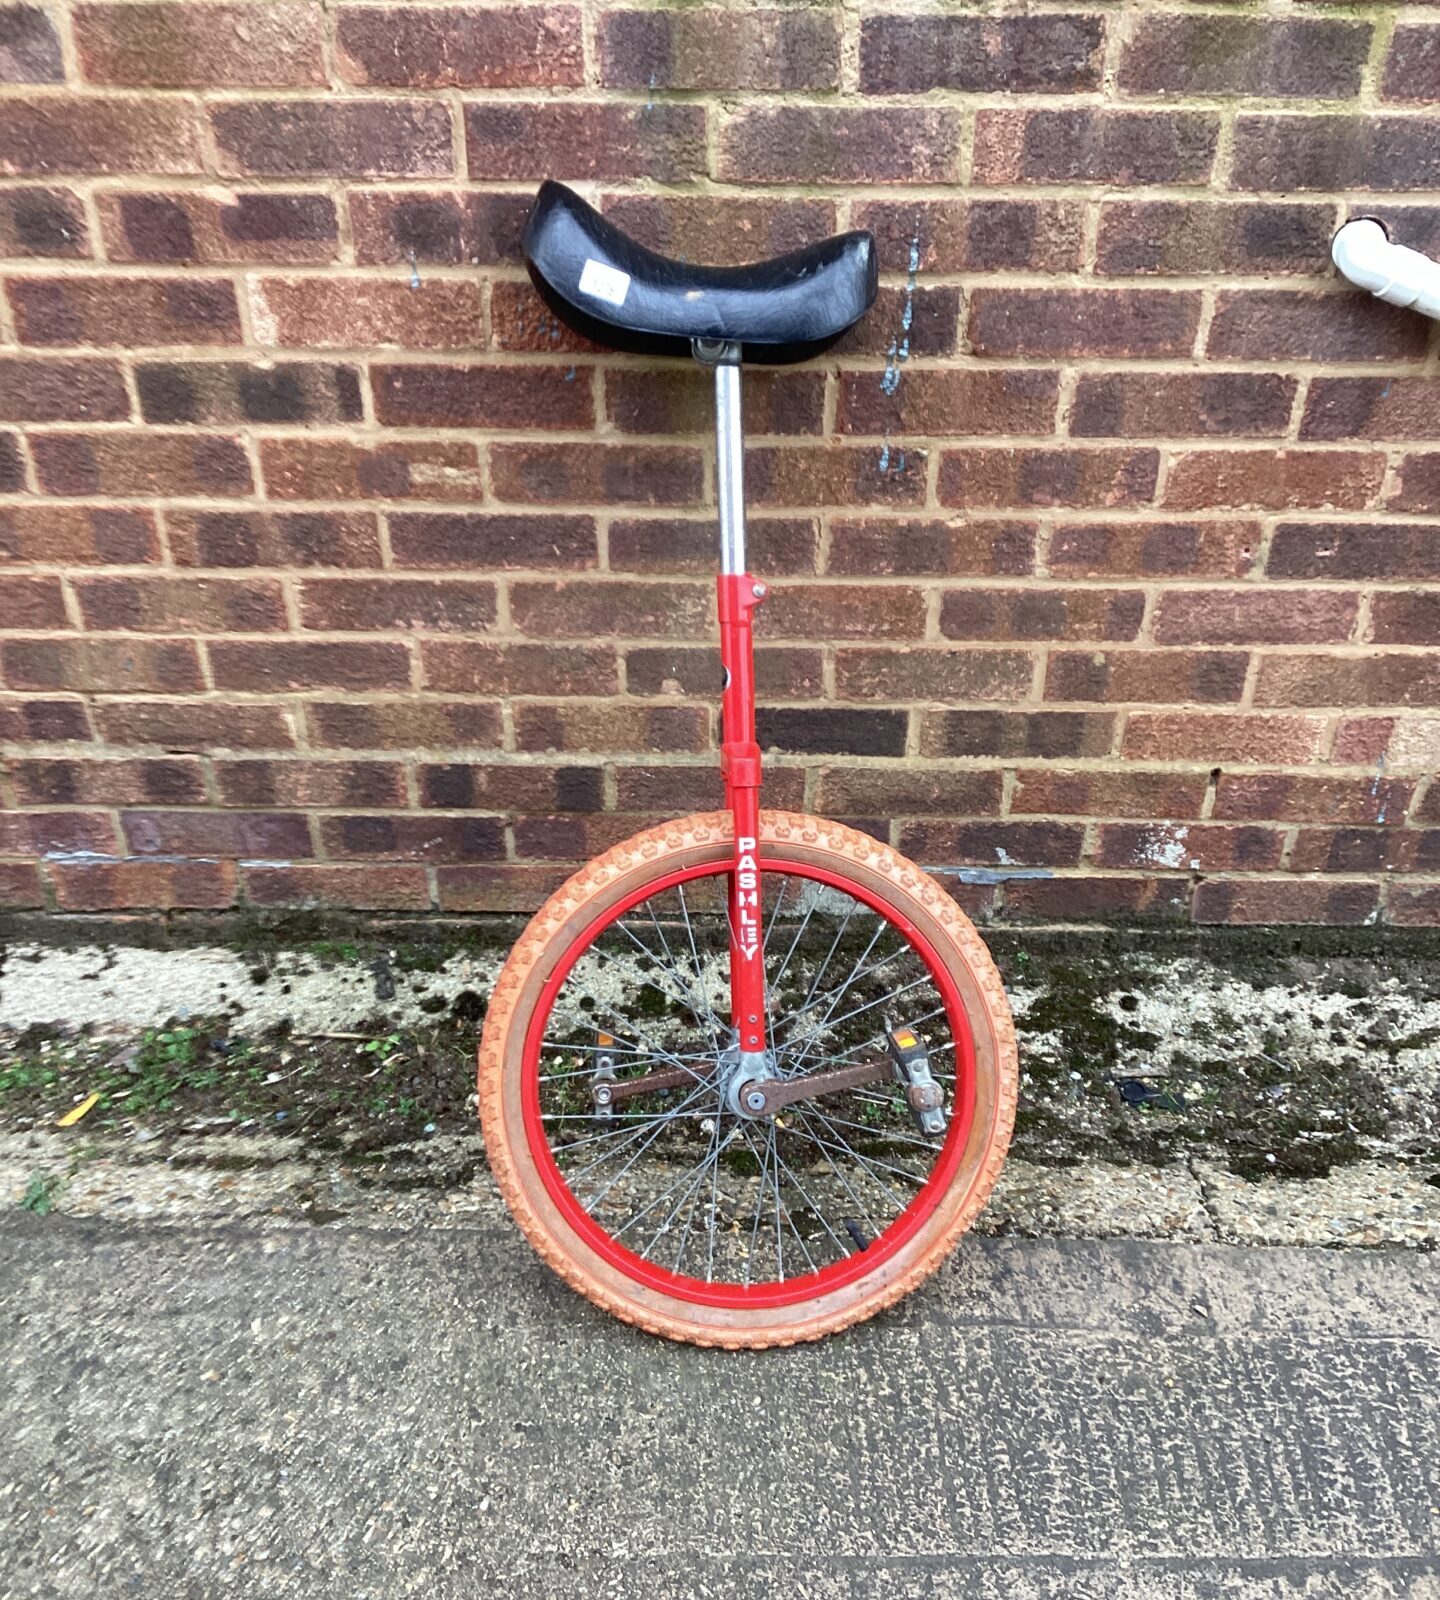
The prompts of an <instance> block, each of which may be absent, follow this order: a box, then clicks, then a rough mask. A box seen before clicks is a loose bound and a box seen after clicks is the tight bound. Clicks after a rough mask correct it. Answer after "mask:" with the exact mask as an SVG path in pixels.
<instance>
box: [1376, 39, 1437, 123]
mask: <svg viewBox="0 0 1440 1600" xmlns="http://www.w3.org/2000/svg"><path fill="white" fill-rule="evenodd" d="M1380 93H1381V95H1382V96H1383V97H1384V98H1385V99H1386V100H1413V101H1418V102H1421V103H1424V104H1431V105H1433V104H1434V103H1435V102H1436V101H1437V100H1440V29H1437V28H1436V27H1435V25H1434V23H1425V22H1409V23H1404V22H1402V23H1401V24H1400V25H1399V26H1398V27H1397V28H1396V29H1395V31H1394V33H1392V34H1391V35H1390V48H1389V50H1388V51H1386V54H1385V71H1384V75H1383V76H1382V78H1381V80H1380Z"/></svg>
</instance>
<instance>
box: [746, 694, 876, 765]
mask: <svg viewBox="0 0 1440 1600" xmlns="http://www.w3.org/2000/svg"><path fill="white" fill-rule="evenodd" d="M906 720H907V719H906V715H905V713H904V712H903V711H868V710H867V711H856V710H853V709H848V708H847V709H844V710H842V709H840V708H839V707H830V706H823V707H815V708H813V709H812V708H811V707H808V706H806V707H804V708H803V709H796V708H791V707H777V706H761V708H760V710H759V712H758V713H757V715H756V732H755V737H756V739H757V740H758V741H759V743H760V746H761V748H762V749H765V750H790V751H794V752H795V753H796V754H797V755H855V756H898V755H903V754H904V750H905V724H906Z"/></svg>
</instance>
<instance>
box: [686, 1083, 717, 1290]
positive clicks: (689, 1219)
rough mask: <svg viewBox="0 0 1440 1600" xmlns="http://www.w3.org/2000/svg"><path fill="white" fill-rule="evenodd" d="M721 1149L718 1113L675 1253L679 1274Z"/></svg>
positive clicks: (711, 1227)
mask: <svg viewBox="0 0 1440 1600" xmlns="http://www.w3.org/2000/svg"><path fill="white" fill-rule="evenodd" d="M721 1148H722V1146H721V1142H720V1117H719V1115H718V1113H717V1115H716V1117H715V1125H714V1127H713V1128H711V1130H710V1153H709V1155H708V1156H707V1157H706V1158H705V1163H704V1165H703V1166H702V1167H701V1168H700V1175H699V1178H698V1179H697V1181H696V1184H695V1190H694V1193H693V1194H692V1195H691V1197H690V1209H689V1210H688V1211H687V1212H686V1214H685V1231H684V1232H683V1233H682V1234H681V1235H680V1247H679V1249H678V1250H676V1252H675V1271H676V1272H679V1271H680V1270H681V1268H682V1264H683V1262H684V1260H685V1251H686V1248H687V1246H688V1245H689V1243H690V1231H691V1229H692V1228H693V1227H694V1226H695V1209H696V1205H697V1204H698V1202H699V1199H700V1189H701V1187H702V1185H703V1183H704V1180H705V1179H706V1178H707V1177H709V1175H710V1169H711V1168H712V1167H716V1168H718V1167H719V1164H720V1151H721ZM710 1232H711V1234H712V1235H713V1234H714V1232H715V1218H714V1216H713V1215H712V1216H711V1218H710Z"/></svg>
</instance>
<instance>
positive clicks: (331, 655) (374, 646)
mask: <svg viewBox="0 0 1440 1600" xmlns="http://www.w3.org/2000/svg"><path fill="white" fill-rule="evenodd" d="M209 652H210V670H211V671H212V672H213V673H214V676H215V686H216V687H217V688H219V689H246V690H256V691H258V692H260V693H267V692H268V693H272V694H273V693H275V692H276V691H284V690H293V689H316V688H333V689H403V688H406V687H407V686H408V684H409V682H410V652H409V651H408V650H407V649H406V648H405V646H404V645H403V644H390V643H381V642H379V641H375V642H369V641H367V642H363V643H362V642H359V641H356V642H351V641H349V640H345V641H337V642H330V641H328V640H319V639H304V640H300V639H271V640H267V641H266V642H265V643H264V644H260V643H255V644H246V643H240V642H223V641H216V642H214V643H212V644H211V645H210V646H209Z"/></svg>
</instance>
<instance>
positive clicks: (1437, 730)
mask: <svg viewBox="0 0 1440 1600" xmlns="http://www.w3.org/2000/svg"><path fill="white" fill-rule="evenodd" d="M1382 757H1383V758H1384V762H1385V765H1386V766H1387V767H1388V768H1389V769H1390V770H1391V771H1392V772H1434V771H1435V770H1437V769H1440V717H1367V716H1362V717H1346V718H1343V719H1342V720H1341V722H1340V725H1339V727H1338V728H1337V729H1336V731H1335V748H1334V750H1333V752H1332V753H1331V756H1330V759H1331V760H1332V761H1334V762H1336V763H1339V764H1341V765H1347V766H1367V767H1368V766H1370V765H1372V764H1373V763H1375V762H1377V761H1379V760H1380V759H1381V758H1382Z"/></svg>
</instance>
